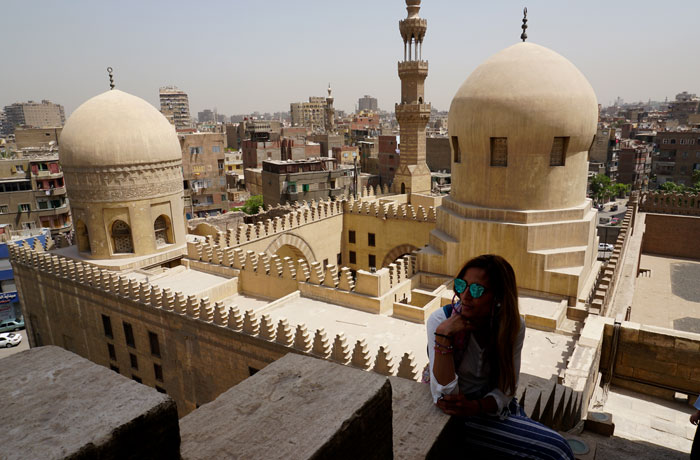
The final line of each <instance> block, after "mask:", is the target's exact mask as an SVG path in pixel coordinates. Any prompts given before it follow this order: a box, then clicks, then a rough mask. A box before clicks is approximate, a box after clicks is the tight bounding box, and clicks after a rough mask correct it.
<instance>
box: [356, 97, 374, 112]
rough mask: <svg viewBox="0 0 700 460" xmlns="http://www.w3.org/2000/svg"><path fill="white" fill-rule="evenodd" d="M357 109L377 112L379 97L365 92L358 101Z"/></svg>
mask: <svg viewBox="0 0 700 460" xmlns="http://www.w3.org/2000/svg"><path fill="white" fill-rule="evenodd" d="M357 110H359V111H360V112H376V111H377V110H378V108H377V98H376V97H372V96H369V95H367V94H365V95H364V96H363V97H361V98H360V99H358V101H357Z"/></svg>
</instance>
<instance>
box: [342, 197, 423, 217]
mask: <svg viewBox="0 0 700 460" xmlns="http://www.w3.org/2000/svg"><path fill="white" fill-rule="evenodd" d="M343 210H344V212H346V213H348V214H358V215H364V216H371V217H376V218H379V219H400V220H411V221H418V222H435V221H436V214H435V208H434V207H433V206H430V207H429V208H428V209H426V208H425V207H423V206H414V205H412V204H406V203H401V204H397V203H380V202H379V201H371V202H368V201H359V200H358V201H355V200H353V199H350V200H349V201H345V202H344V203H343Z"/></svg>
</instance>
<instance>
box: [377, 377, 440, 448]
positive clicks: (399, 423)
mask: <svg viewBox="0 0 700 460" xmlns="http://www.w3.org/2000/svg"><path fill="white" fill-rule="evenodd" d="M389 380H390V382H391V394H392V401H393V407H392V409H393V421H392V423H393V427H394V458H402V459H411V458H416V459H417V458H426V457H427V456H428V453H429V452H432V453H431V455H433V454H435V452H436V451H437V450H438V449H441V446H440V444H442V441H440V440H439V439H444V440H445V441H447V437H448V436H449V433H448V429H447V427H448V423H449V421H450V417H449V416H448V415H445V414H444V413H443V412H442V411H441V410H440V409H438V408H437V407H436V406H435V405H434V404H433V401H432V396H431V394H430V387H429V386H428V385H424V384H422V383H418V382H412V381H410V380H407V379H402V378H399V377H389ZM436 440H438V441H436ZM446 444H447V445H446V446H444V447H447V448H448V452H449V448H453V447H454V443H449V442H447V443H446Z"/></svg>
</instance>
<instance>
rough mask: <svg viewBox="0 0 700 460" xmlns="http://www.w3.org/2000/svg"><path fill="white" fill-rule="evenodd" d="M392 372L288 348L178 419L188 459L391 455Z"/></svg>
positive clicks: (185, 455) (372, 456)
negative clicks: (384, 373)
mask: <svg viewBox="0 0 700 460" xmlns="http://www.w3.org/2000/svg"><path fill="white" fill-rule="evenodd" d="M391 398H392V396H391V385H390V384H389V381H388V379H387V378H386V377H382V376H380V375H378V374H375V373H372V372H362V371H358V370H357V369H352V368H350V367H347V366H341V365H338V364H334V363H331V362H328V361H325V360H319V359H315V358H310V357H306V356H301V355H296V354H288V355H286V356H284V357H283V358H281V359H279V360H277V361H275V362H274V363H272V364H270V365H268V366H267V367H265V368H264V369H263V370H261V371H260V372H258V373H256V374H255V375H254V376H252V377H250V378H248V379H246V380H244V381H243V382H241V383H239V384H238V385H236V386H234V387H232V388H231V389H229V390H228V391H226V392H225V393H223V394H222V395H220V396H219V397H218V398H217V399H216V400H214V401H213V402H211V403H208V404H205V405H203V406H201V407H200V408H199V409H197V410H196V411H194V412H192V413H190V414H188V415H187V416H185V417H183V418H182V419H181V420H180V431H181V435H182V447H181V451H180V452H181V455H182V458H183V459H211V458H266V459H282V458H284V459H286V458H296V459H305V458H334V459H336V458H337V459H356V458H368V459H380V458H391V457H392V414H391Z"/></svg>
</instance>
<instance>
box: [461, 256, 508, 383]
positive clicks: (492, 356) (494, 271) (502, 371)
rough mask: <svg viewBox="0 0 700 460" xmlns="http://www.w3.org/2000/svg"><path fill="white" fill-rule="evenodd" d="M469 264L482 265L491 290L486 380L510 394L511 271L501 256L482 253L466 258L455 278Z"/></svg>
mask: <svg viewBox="0 0 700 460" xmlns="http://www.w3.org/2000/svg"><path fill="white" fill-rule="evenodd" d="M470 268H481V269H483V270H484V271H485V272H486V275H487V276H488V279H489V284H490V287H489V288H490V289H492V290H493V292H494V307H493V310H492V317H491V334H490V336H489V344H488V348H487V351H486V353H487V359H488V361H489V365H490V366H491V375H490V376H489V380H490V381H491V382H492V384H493V385H497V386H498V389H500V390H501V391H502V392H503V393H504V394H507V395H509V394H514V393H515V385H516V381H517V376H516V375H515V365H514V363H513V346H514V344H515V340H516V339H517V337H518V332H520V310H519V308H518V286H517V284H516V283H515V272H514V271H513V267H511V266H510V264H509V263H508V261H507V260H506V259H504V258H503V257H501V256H498V255H494V254H484V255H481V256H478V257H475V258H473V259H471V260H470V261H469V262H467V263H466V264H465V265H464V267H462V269H461V270H460V271H459V274H458V275H457V278H464V275H465V274H466V273H467V270H468V269H470ZM499 304H500V306H498V305H499Z"/></svg>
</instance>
